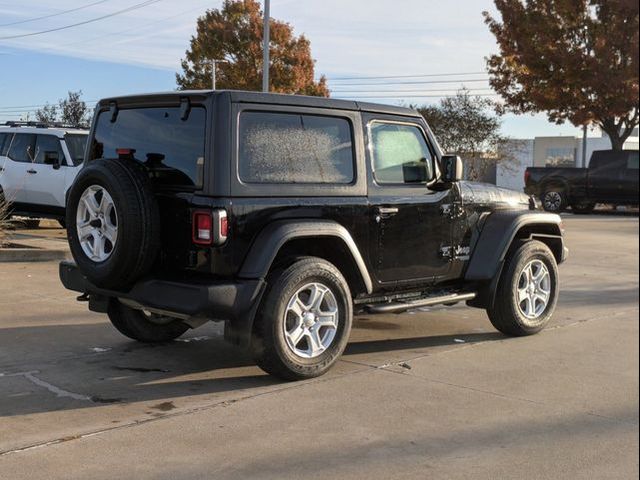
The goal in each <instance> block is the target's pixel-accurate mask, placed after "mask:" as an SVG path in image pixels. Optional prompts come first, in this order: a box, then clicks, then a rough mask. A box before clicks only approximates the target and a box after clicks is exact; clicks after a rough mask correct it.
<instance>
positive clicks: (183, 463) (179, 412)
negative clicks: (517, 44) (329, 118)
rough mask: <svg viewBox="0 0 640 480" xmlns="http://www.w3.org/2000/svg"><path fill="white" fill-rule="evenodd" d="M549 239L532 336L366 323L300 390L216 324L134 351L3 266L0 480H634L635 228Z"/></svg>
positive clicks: (569, 224) (60, 294)
mask: <svg viewBox="0 0 640 480" xmlns="http://www.w3.org/2000/svg"><path fill="white" fill-rule="evenodd" d="M565 225H566V228H567V239H568V245H569V247H570V249H571V257H570V260H569V262H568V263H566V264H565V265H563V266H561V268H560V273H561V289H562V292H561V298H560V302H559V305H558V309H557V312H556V315H555V317H554V319H553V322H552V324H551V326H550V327H549V328H548V329H547V330H545V331H544V332H543V333H541V334H540V335H537V336H534V337H529V338H519V339H510V338H506V337H504V336H502V335H500V334H499V333H497V332H496V331H494V330H493V329H492V327H491V325H490V323H489V321H488V320H487V318H486V316H485V313H484V312H483V311H480V310H475V309H471V308H466V307H463V306H456V307H452V308H432V309H424V310H425V311H423V310H419V311H414V312H409V313H405V314H401V315H381V316H363V317H358V318H357V319H356V321H355V324H354V331H353V333H352V337H351V342H350V345H349V347H348V349H347V352H346V354H345V355H344V357H343V359H342V360H341V361H340V362H339V364H338V365H337V366H336V368H334V369H333V370H332V372H330V373H329V374H328V375H326V376H324V377H322V378H319V379H315V380H311V381H306V382H299V383H283V382H279V381H276V380H274V379H272V378H271V377H269V376H267V375H266V374H264V373H263V372H262V371H261V370H259V369H258V368H257V367H255V366H253V365H252V362H251V360H250V358H248V357H247V356H246V355H245V354H244V353H243V352H242V351H240V350H237V349H235V348H233V347H231V346H228V345H227V344H225V343H224V342H223V340H222V338H221V328H220V327H219V326H218V325H215V324H209V325H207V326H205V327H202V328H200V329H197V330H193V331H192V332H190V333H189V334H188V335H186V336H185V337H184V338H182V339H180V341H177V342H173V343H172V344H168V345H161V346H148V345H140V344H136V343H134V342H131V341H129V340H127V339H126V338H124V337H122V336H121V335H119V334H118V333H117V332H116V331H115V329H114V328H112V327H111V325H110V324H109V323H108V320H107V319H106V317H105V316H102V315H99V314H94V313H90V312H88V311H87V310H86V306H85V305H84V304H80V303H78V302H76V301H75V295H74V294H73V293H71V292H68V291H65V290H64V289H63V288H62V287H61V285H60V284H59V282H58V277H57V264H56V263H54V262H43V263H0V478H6V479H16V480H17V479H21V478H29V479H38V478H47V479H50V478H82V479H87V478H90V479H101V478H122V479H125V478H136V479H144V478H166V479H170V478H171V479H172V478H189V479H191V478H216V479H221V478H238V479H245V478H272V479H283V478H305V479H306V478H311V479H313V478H318V479H320V478H322V479H327V478H329V479H333V478H341V479H348V478H421V479H422V478H487V479H489V478H519V479H526V478H536V479H537V478H548V479H558V478H571V479H575V478H638V313H639V312H638V217H637V216H606V215H595V216H584V217H577V216H571V215H567V216H566V217H565ZM49 234H51V232H50V233H49Z"/></svg>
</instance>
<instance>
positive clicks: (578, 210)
mask: <svg viewBox="0 0 640 480" xmlns="http://www.w3.org/2000/svg"><path fill="white" fill-rule="evenodd" d="M595 208H596V204H595V203H590V202H589V203H574V204H573V205H571V211H572V212H573V213H575V214H576V215H588V214H589V213H593V210H594V209H595Z"/></svg>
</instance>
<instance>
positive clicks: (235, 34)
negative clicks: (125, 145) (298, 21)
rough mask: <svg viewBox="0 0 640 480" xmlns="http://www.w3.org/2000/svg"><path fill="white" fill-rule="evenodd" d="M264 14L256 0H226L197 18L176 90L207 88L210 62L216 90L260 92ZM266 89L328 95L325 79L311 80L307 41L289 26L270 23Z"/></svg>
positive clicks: (308, 44)
mask: <svg viewBox="0 0 640 480" xmlns="http://www.w3.org/2000/svg"><path fill="white" fill-rule="evenodd" d="M262 21H263V20H262V10H261V8H260V3H259V2H257V1H255V0H225V2H224V3H223V4H222V8H221V9H219V10H218V9H213V10H208V11H207V12H206V13H205V14H204V15H203V16H202V17H200V18H199V19H198V24H197V32H196V35H195V36H193V37H191V45H190V48H189V50H187V51H186V58H184V59H183V60H182V70H183V73H182V74H180V73H178V74H176V81H177V83H178V86H179V88H180V89H200V88H210V87H211V73H212V72H211V68H212V65H211V60H212V59H215V60H225V62H224V63H219V64H218V69H217V74H216V77H217V82H216V83H217V88H221V89H234V90H261V89H262V26H263V25H262ZM269 27H270V32H271V35H270V40H271V42H270V49H269V50H270V56H271V65H270V75H269V76H270V90H271V91H272V92H279V93H295V94H301V95H315V96H323V97H328V96H329V90H328V89H327V85H326V79H325V77H324V76H323V77H321V78H320V80H319V81H317V82H316V81H315V80H314V64H315V62H314V60H313V58H312V57H311V48H310V45H311V44H310V42H309V40H308V39H307V38H306V37H305V36H304V35H300V36H297V37H296V36H294V34H293V28H292V27H291V25H289V24H288V23H285V22H282V21H280V20H275V19H273V18H272V19H271V22H270V24H269Z"/></svg>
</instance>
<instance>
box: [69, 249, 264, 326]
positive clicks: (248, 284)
mask: <svg viewBox="0 0 640 480" xmlns="http://www.w3.org/2000/svg"><path fill="white" fill-rule="evenodd" d="M60 280H61V282H62V284H63V285H64V286H65V288H67V289H68V290H73V291H76V292H80V293H87V294H89V296H90V297H91V296H92V295H99V296H101V297H105V298H107V299H108V298H118V299H120V300H123V301H125V302H126V301H128V302H129V303H133V304H137V305H139V306H141V307H146V308H147V309H149V310H151V311H153V310H155V311H161V312H166V313H167V314H174V315H175V316H176V317H182V318H189V317H202V318H207V319H210V320H229V321H240V322H246V321H247V319H248V317H251V318H252V317H253V312H255V307H256V306H257V304H258V303H259V302H260V299H261V297H262V292H263V290H264V286H265V283H264V281H262V280H259V279H256V280H242V281H238V282H224V283H202V282H176V281H168V280H158V279H147V280H141V281H139V282H138V283H136V284H135V285H134V286H133V287H132V288H131V289H130V290H128V291H117V290H107V289H102V288H98V287H96V286H95V285H93V284H92V283H91V282H89V280H87V278H86V277H85V276H84V275H83V274H82V273H81V272H80V270H79V269H78V267H77V266H76V264H75V263H73V262H69V261H64V262H60Z"/></svg>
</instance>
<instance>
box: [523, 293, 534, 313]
mask: <svg viewBox="0 0 640 480" xmlns="http://www.w3.org/2000/svg"><path fill="white" fill-rule="evenodd" d="M535 314H536V302H535V298H534V297H533V295H529V296H528V297H527V300H526V308H525V315H527V316H528V317H533V316H535Z"/></svg>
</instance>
